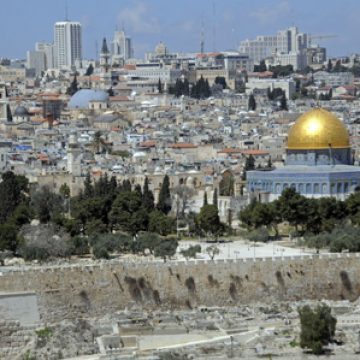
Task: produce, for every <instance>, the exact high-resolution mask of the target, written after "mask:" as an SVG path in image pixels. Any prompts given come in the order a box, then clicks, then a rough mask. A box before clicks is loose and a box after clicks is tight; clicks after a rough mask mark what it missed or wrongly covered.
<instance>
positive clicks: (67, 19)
mask: <svg viewBox="0 0 360 360" xmlns="http://www.w3.org/2000/svg"><path fill="white" fill-rule="evenodd" d="M65 21H69V9H68V0H65Z"/></svg>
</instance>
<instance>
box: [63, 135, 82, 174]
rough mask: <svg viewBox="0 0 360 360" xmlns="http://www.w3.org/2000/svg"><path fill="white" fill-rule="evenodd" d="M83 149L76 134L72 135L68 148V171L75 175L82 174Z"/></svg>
mask: <svg viewBox="0 0 360 360" xmlns="http://www.w3.org/2000/svg"><path fill="white" fill-rule="evenodd" d="M81 155H82V151H81V148H80V147H79V145H78V143H77V141H76V137H75V135H70V137H69V143H68V149H67V171H68V172H69V173H70V174H72V175H73V176H81V158H82V156H81Z"/></svg>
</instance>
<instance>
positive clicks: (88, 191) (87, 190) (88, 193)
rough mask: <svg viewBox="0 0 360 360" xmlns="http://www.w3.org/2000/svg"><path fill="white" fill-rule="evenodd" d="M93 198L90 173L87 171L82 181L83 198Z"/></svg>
mask: <svg viewBox="0 0 360 360" xmlns="http://www.w3.org/2000/svg"><path fill="white" fill-rule="evenodd" d="M93 196H94V187H93V184H92V181H91V176H90V172H89V171H88V172H87V173H86V177H85V180H84V197H85V198H86V199H90V198H91V197H93Z"/></svg>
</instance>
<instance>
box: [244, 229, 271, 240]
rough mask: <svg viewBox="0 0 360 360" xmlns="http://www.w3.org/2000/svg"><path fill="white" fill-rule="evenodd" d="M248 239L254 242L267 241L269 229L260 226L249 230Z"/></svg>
mask: <svg viewBox="0 0 360 360" xmlns="http://www.w3.org/2000/svg"><path fill="white" fill-rule="evenodd" d="M248 239H249V240H250V241H254V242H267V241H268V240H269V231H268V230H267V229H266V227H264V226H262V227H261V228H259V229H256V230H253V231H251V232H249V234H248Z"/></svg>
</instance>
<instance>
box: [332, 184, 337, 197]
mask: <svg viewBox="0 0 360 360" xmlns="http://www.w3.org/2000/svg"><path fill="white" fill-rule="evenodd" d="M331 193H332V194H336V187H335V184H334V183H331Z"/></svg>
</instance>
